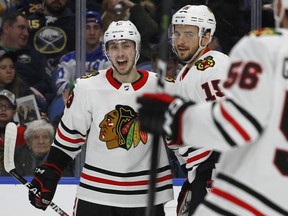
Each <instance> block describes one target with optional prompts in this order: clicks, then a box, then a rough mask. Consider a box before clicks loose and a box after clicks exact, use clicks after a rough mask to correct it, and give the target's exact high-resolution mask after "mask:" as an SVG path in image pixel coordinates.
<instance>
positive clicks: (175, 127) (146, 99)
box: [137, 94, 194, 144]
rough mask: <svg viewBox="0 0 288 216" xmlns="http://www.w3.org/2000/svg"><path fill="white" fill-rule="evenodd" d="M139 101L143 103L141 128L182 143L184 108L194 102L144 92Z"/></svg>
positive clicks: (140, 115) (140, 114)
mask: <svg viewBox="0 0 288 216" xmlns="http://www.w3.org/2000/svg"><path fill="white" fill-rule="evenodd" d="M137 102H138V103H139V104H140V105H141V107H140V109H139V119H140V127H141V130H143V131H146V132H148V133H152V134H155V135H165V136H168V137H170V139H171V140H172V141H173V142H176V143H179V144H180V143H181V128H182V125H181V121H182V114H183V112H184V110H185V109H186V108H187V107H188V106H190V105H192V104H194V103H193V102H188V103H186V102H185V101H184V100H183V99H182V98H179V97H172V96H170V95H167V94H144V95H143V96H142V97H139V98H138V100H137Z"/></svg>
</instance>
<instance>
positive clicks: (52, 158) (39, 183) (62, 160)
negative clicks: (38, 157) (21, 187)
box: [29, 146, 72, 210]
mask: <svg viewBox="0 0 288 216" xmlns="http://www.w3.org/2000/svg"><path fill="white" fill-rule="evenodd" d="M71 160H72V158H71V157H70V156H69V155H67V154H66V153H64V152H63V151H61V150H60V149H58V148H56V147H53V146H52V147H51V149H50V152H49V155H48V157H47V162H46V163H43V164H41V166H39V167H37V168H36V169H35V173H34V178H33V180H32V182H31V184H32V185H33V187H32V188H31V189H29V200H30V203H31V204H32V205H33V206H35V207H36V208H39V209H42V210H45V209H46V208H47V206H49V204H50V203H51V201H52V199H53V197H54V194H55V191H56V188H57V184H58V181H59V180H60V178H61V174H62V172H63V170H64V169H65V168H66V167H67V166H68V164H69V163H70V162H71Z"/></svg>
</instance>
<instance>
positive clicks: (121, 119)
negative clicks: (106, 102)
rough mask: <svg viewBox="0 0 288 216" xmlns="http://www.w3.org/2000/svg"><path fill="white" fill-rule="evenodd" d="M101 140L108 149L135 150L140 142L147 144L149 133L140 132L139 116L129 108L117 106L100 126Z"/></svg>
mask: <svg viewBox="0 0 288 216" xmlns="http://www.w3.org/2000/svg"><path fill="white" fill-rule="evenodd" d="M99 127H100V134H99V139H100V140H101V141H103V142H106V145H107V148H108V149H114V148H118V147H120V148H124V149H126V150H129V149H130V148H131V147H132V146H133V147H134V148H135V147H137V146H138V144H139V143H140V141H141V142H142V143H143V144H146V143H147V138H148V136H147V133H146V132H142V131H140V126H139V121H138V114H137V113H136V112H135V111H134V110H133V109H132V108H131V107H129V106H123V105H116V107H115V109H114V110H112V111H110V112H109V113H107V114H106V115H105V117H104V119H103V120H102V121H101V123H100V124H99Z"/></svg>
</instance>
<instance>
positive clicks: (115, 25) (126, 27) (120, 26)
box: [103, 20, 141, 64]
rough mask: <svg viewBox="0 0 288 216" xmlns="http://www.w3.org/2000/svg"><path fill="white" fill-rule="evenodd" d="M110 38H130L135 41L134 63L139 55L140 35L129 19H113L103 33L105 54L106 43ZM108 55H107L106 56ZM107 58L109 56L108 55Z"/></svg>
mask: <svg viewBox="0 0 288 216" xmlns="http://www.w3.org/2000/svg"><path fill="white" fill-rule="evenodd" d="M112 40H131V41H134V42H135V49H136V56H135V64H136V62H137V60H138V59H139V57H140V48H141V36H140V33H139V32H138V30H137V28H136V26H135V25H134V24H133V23H132V22H131V21H129V20H127V21H117V22H115V21H113V22H112V23H111V24H110V25H109V27H108V29H107V31H106V32H105V33H104V37H103V42H104V46H103V48H104V53H105V54H106V56H107V44H108V42H109V41H112ZM107 57H108V56H107ZM108 59H109V57H108Z"/></svg>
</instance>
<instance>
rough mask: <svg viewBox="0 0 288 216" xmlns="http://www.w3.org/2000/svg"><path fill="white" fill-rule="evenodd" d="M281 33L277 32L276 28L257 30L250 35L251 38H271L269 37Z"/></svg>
mask: <svg viewBox="0 0 288 216" xmlns="http://www.w3.org/2000/svg"><path fill="white" fill-rule="evenodd" d="M281 34H282V33H281V32H280V31H277V30H276V29H275V28H260V29H257V30H253V31H251V32H249V33H248V35H249V36H252V35H254V36H257V37H258V36H269V35H281Z"/></svg>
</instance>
